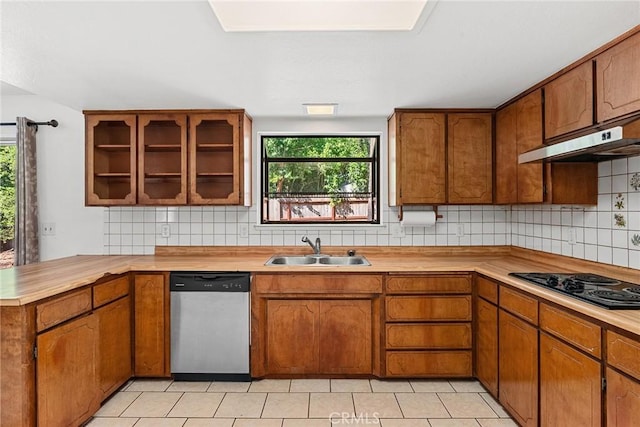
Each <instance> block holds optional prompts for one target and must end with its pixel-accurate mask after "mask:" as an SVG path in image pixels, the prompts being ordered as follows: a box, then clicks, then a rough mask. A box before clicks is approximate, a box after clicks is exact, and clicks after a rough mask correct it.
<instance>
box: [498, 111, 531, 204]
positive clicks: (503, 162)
mask: <svg viewBox="0 0 640 427" xmlns="http://www.w3.org/2000/svg"><path fill="white" fill-rule="evenodd" d="M516 107H517V106H516V104H515V103H514V104H509V105H508V106H506V107H504V108H502V109H500V110H498V111H497V112H496V166H495V171H496V185H495V187H496V191H495V193H496V198H495V202H496V203H497V204H508V203H517V202H518V166H519V165H518V140H517V138H516V129H517V128H516V118H517V117H516V112H517V108H516ZM540 176H542V173H540Z"/></svg>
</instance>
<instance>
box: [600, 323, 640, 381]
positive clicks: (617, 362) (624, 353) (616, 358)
mask: <svg viewBox="0 0 640 427" xmlns="http://www.w3.org/2000/svg"><path fill="white" fill-rule="evenodd" d="M607 363H609V365H611V366H615V367H616V368H618V369H620V370H621V371H624V372H626V373H627V374H629V375H632V376H634V377H636V379H639V380H640V342H639V341H636V340H633V339H631V338H627V337H624V336H622V335H620V334H617V333H615V332H612V331H607Z"/></svg>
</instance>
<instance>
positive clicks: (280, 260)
mask: <svg viewBox="0 0 640 427" xmlns="http://www.w3.org/2000/svg"><path fill="white" fill-rule="evenodd" d="M264 265H309V266H315V265H317V266H323V265H326V266H330V265H334V266H340V265H345V266H349V265H371V263H370V262H369V261H368V260H367V259H366V258H365V257H364V256H362V255H353V256H331V255H274V256H272V257H271V258H269V260H268V261H267V262H266V263H265V264H264Z"/></svg>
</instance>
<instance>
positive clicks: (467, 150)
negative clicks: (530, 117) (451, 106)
mask: <svg viewBox="0 0 640 427" xmlns="http://www.w3.org/2000/svg"><path fill="white" fill-rule="evenodd" d="M492 134H493V132H492V116H491V114H490V113H461V114H449V115H448V137H447V157H448V180H447V184H448V197H447V201H448V202H449V203H452V204H457V203H462V204H471V203H491V202H492V201H493V169H492V167H493V161H492V159H493V151H492V146H493V144H492Z"/></svg>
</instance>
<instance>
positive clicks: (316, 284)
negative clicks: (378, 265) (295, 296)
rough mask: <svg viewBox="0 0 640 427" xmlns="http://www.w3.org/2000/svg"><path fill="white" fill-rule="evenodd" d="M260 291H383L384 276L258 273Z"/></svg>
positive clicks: (258, 290)
mask: <svg viewBox="0 0 640 427" xmlns="http://www.w3.org/2000/svg"><path fill="white" fill-rule="evenodd" d="M253 289H255V290H256V292H259V293H282V292H292V293H305V294H317V293H382V276H381V275H372V274H256V276H255V278H254V281H253Z"/></svg>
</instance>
